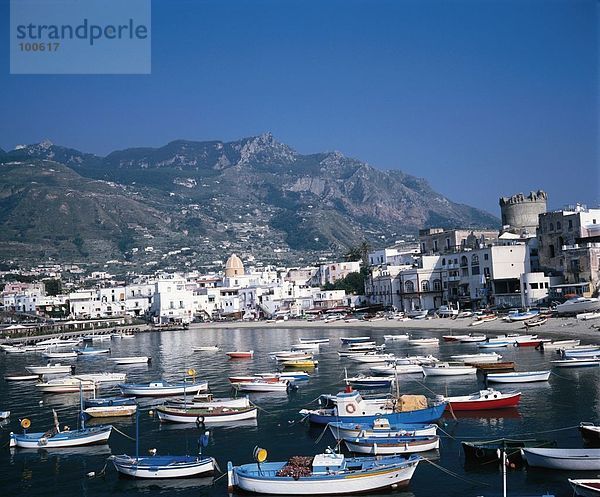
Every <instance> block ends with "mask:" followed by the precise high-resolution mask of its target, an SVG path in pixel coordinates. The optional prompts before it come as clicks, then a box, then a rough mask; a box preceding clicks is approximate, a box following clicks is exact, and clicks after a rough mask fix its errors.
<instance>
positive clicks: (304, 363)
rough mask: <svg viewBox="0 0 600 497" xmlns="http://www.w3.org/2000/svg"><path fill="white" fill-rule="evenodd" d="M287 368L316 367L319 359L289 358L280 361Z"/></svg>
mask: <svg viewBox="0 0 600 497" xmlns="http://www.w3.org/2000/svg"><path fill="white" fill-rule="evenodd" d="M280 364H281V365H282V366H283V367H285V368H316V367H317V366H318V365H319V361H315V360H312V359H288V360H286V361H281V363H280Z"/></svg>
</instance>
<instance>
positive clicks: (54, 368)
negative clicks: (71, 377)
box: [25, 362, 75, 375]
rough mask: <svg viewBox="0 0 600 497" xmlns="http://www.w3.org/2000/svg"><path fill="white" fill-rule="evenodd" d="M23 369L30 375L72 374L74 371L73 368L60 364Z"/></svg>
mask: <svg viewBox="0 0 600 497" xmlns="http://www.w3.org/2000/svg"><path fill="white" fill-rule="evenodd" d="M25 369H26V370H27V371H29V372H30V373H31V374H38V375H40V374H63V373H67V374H69V373H72V372H73V371H74V370H75V367H74V366H72V365H70V364H68V365H64V364H61V363H60V362H57V363H56V364H50V363H48V364H47V365H46V366H25Z"/></svg>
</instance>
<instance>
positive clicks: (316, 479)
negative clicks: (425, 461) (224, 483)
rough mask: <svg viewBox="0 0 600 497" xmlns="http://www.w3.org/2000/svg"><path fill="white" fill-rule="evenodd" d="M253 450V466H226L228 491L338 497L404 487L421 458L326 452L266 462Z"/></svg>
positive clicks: (262, 453)
mask: <svg viewBox="0 0 600 497" xmlns="http://www.w3.org/2000/svg"><path fill="white" fill-rule="evenodd" d="M266 457H267V454H266V450H264V449H259V448H257V449H255V460H256V462H255V463H251V464H243V465H241V466H233V464H232V463H231V462H229V463H227V477H228V489H229V491H230V492H233V491H234V490H235V489H239V490H243V491H246V492H253V493H257V494H273V495H341V494H352V493H370V492H374V491H379V490H385V489H390V490H392V489H398V488H404V487H407V486H408V485H409V483H410V479H411V478H412V476H413V473H414V472H415V469H416V468H417V464H418V463H419V461H420V460H421V458H420V457H419V456H417V455H413V456H411V457H410V458H409V459H406V458H404V457H401V456H385V457H354V458H346V457H345V456H344V455H343V454H335V453H333V452H331V451H328V452H326V453H324V454H317V455H315V456H314V457H292V458H291V459H290V460H289V461H283V462H266Z"/></svg>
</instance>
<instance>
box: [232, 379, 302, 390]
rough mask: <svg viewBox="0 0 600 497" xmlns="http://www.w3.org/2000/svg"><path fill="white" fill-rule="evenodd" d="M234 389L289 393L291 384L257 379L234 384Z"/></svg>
mask: <svg viewBox="0 0 600 497" xmlns="http://www.w3.org/2000/svg"><path fill="white" fill-rule="evenodd" d="M233 386H234V388H236V389H237V390H241V391H245V392H287V391H288V390H289V389H290V386H291V383H290V382H289V380H267V379H256V380H252V381H244V382H240V383H233Z"/></svg>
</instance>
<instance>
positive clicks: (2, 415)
mask: <svg viewBox="0 0 600 497" xmlns="http://www.w3.org/2000/svg"><path fill="white" fill-rule="evenodd" d="M8 418H10V411H0V419H8Z"/></svg>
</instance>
